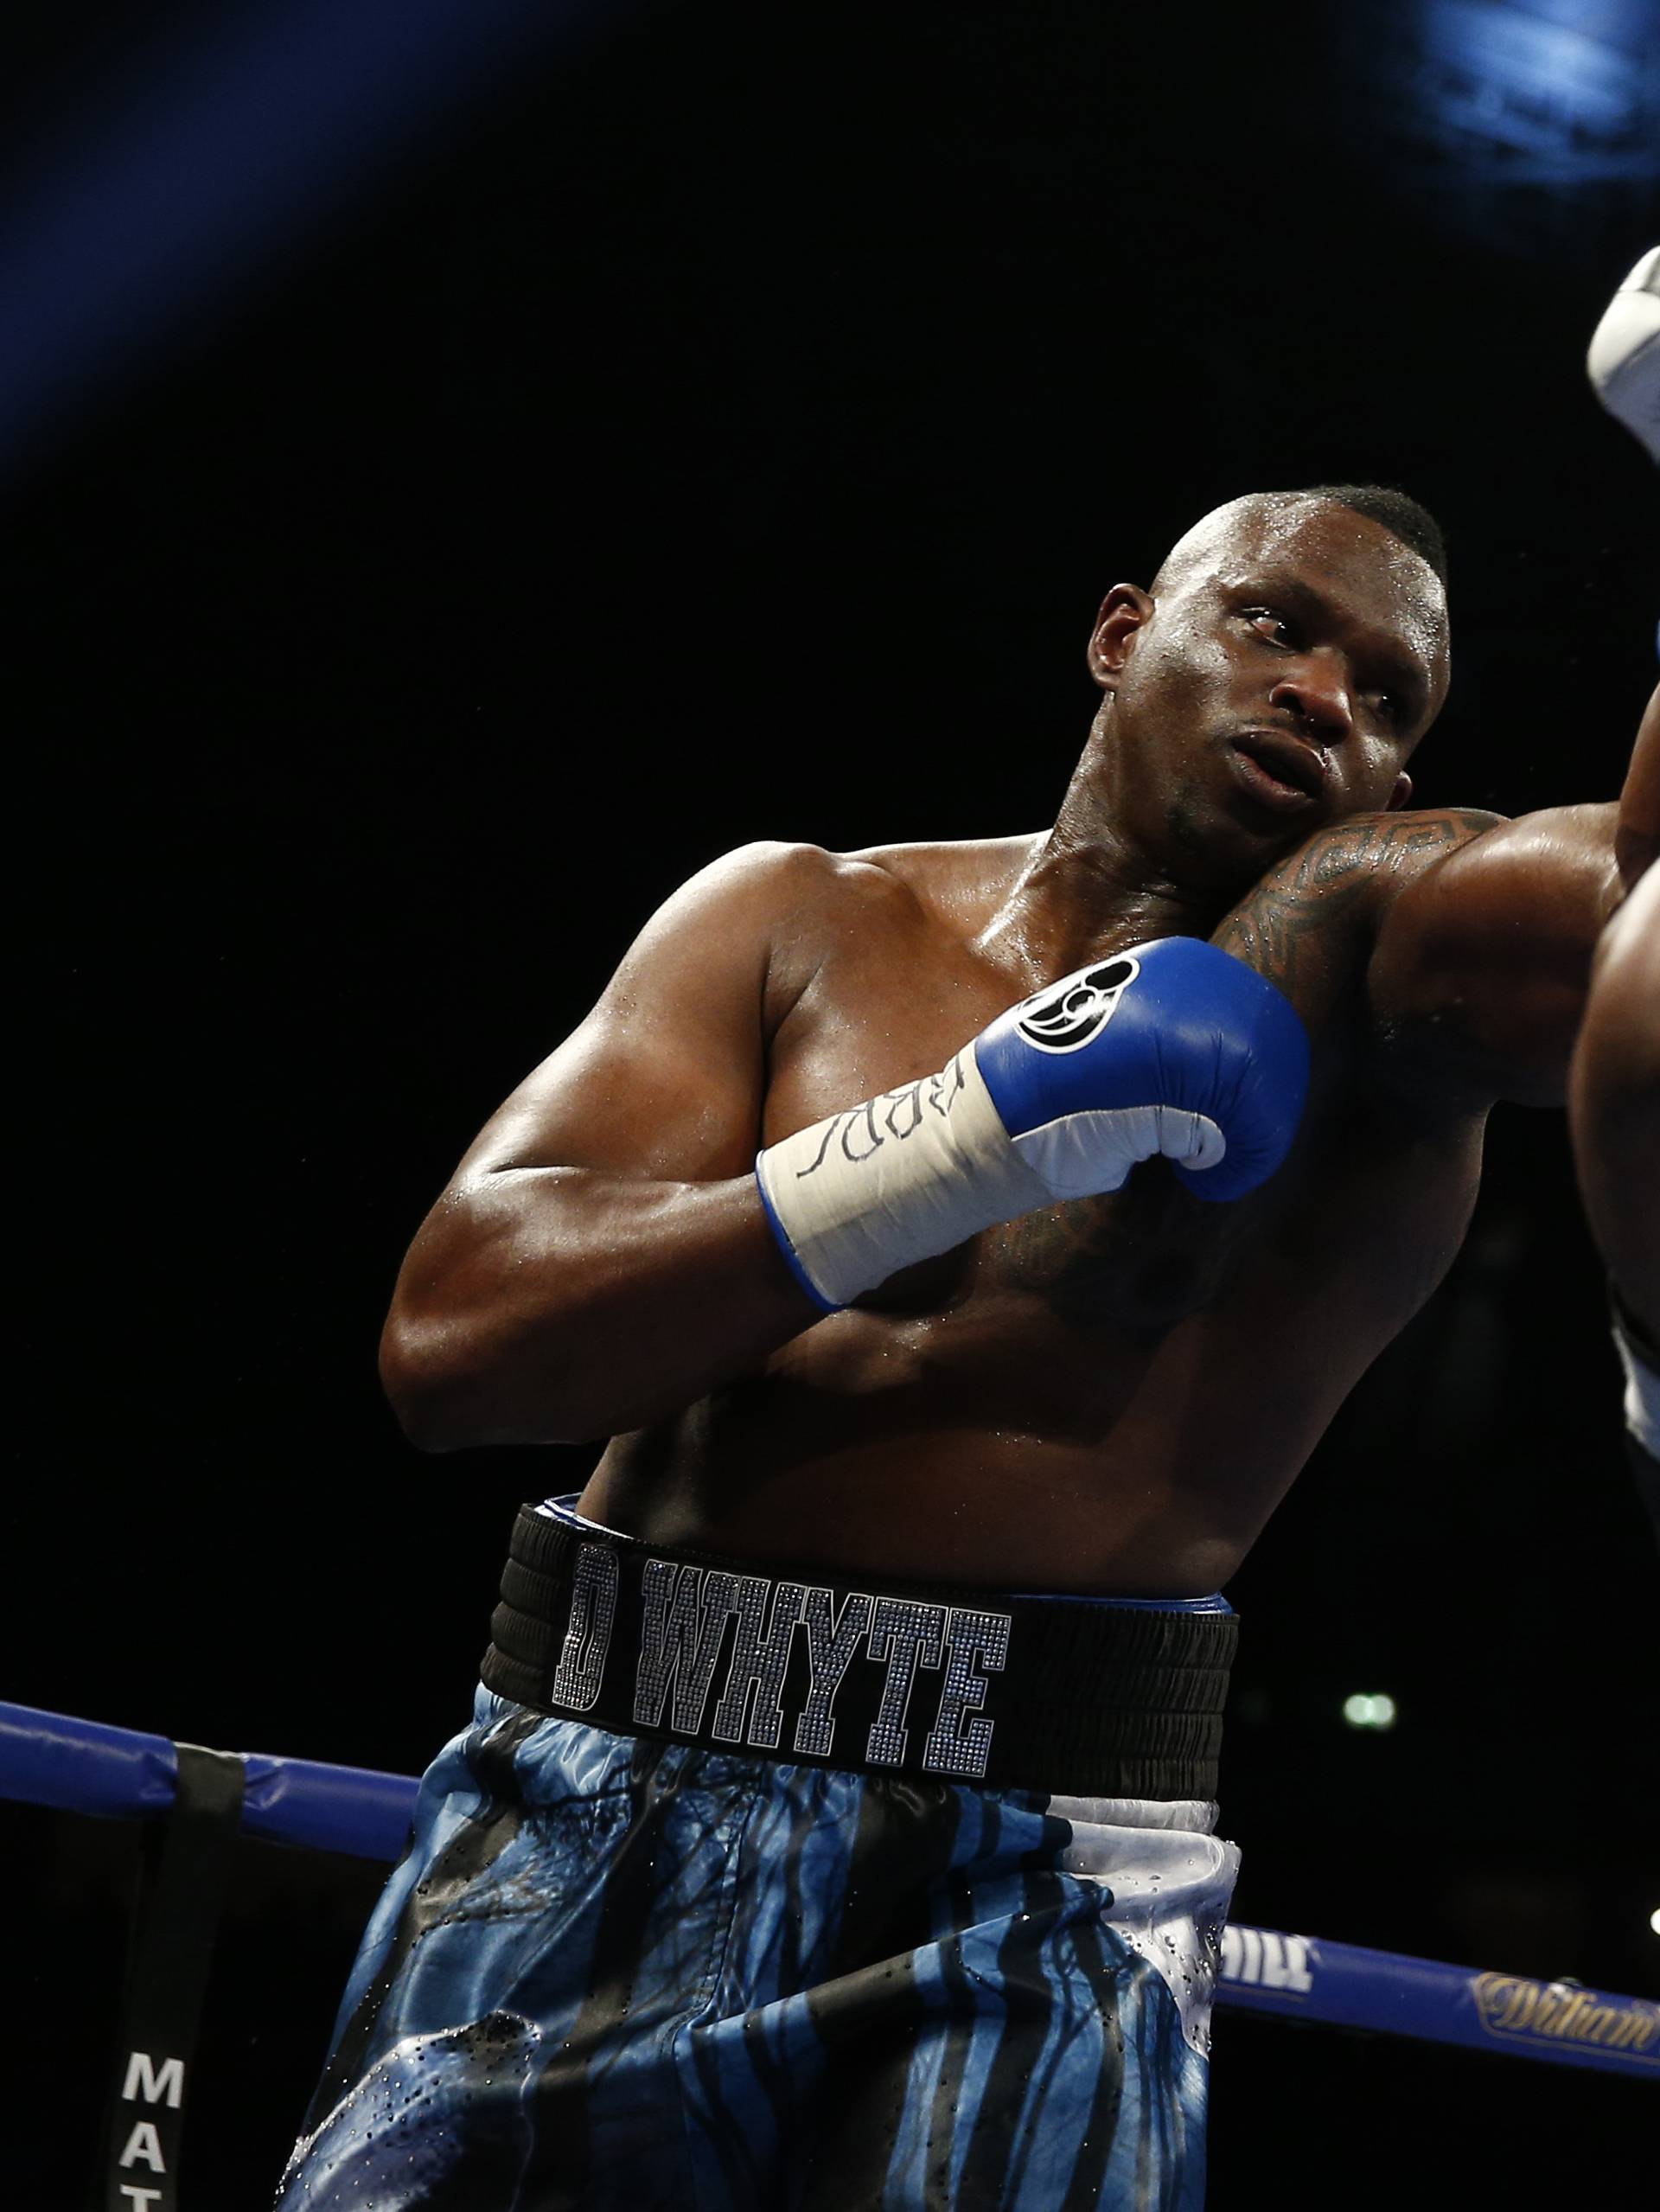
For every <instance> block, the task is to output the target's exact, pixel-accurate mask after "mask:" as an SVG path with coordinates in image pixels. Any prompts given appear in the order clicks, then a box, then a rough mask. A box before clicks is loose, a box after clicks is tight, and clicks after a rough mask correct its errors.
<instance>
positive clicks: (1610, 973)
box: [1568, 868, 1660, 1340]
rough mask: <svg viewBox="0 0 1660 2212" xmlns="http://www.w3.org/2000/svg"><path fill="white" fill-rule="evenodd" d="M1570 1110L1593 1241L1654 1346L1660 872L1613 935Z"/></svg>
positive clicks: (1595, 987) (1583, 1037)
mask: <svg viewBox="0 0 1660 2212" xmlns="http://www.w3.org/2000/svg"><path fill="white" fill-rule="evenodd" d="M1568 1107H1569V1114H1570V1117H1571V1124H1572V1129H1573V1136H1574V1159H1575V1161H1576V1164H1577V1166H1578V1169H1579V1177H1580V1191H1581V1192H1582V1193H1583V1196H1584V1199H1585V1209H1586V1213H1587V1218H1588V1219H1589V1221H1590V1224H1591V1230H1592V1233H1593V1236H1594V1237H1595V1238H1596V1240H1597V1243H1598V1245H1599V1249H1600V1250H1601V1252H1602V1255H1603V1257H1604V1258H1605V1259H1606V1261H1607V1263H1608V1268H1609V1272H1610V1273H1611V1274H1612V1276H1613V1278H1614V1282H1615V1283H1616V1284H1617V1286H1618V1290H1619V1293H1620V1295H1621V1297H1622V1299H1623V1300H1624V1301H1625V1305H1626V1307H1628V1308H1629V1309H1630V1311H1631V1314H1632V1315H1633V1316H1634V1317H1635V1319H1636V1320H1637V1321H1638V1324H1639V1325H1640V1326H1641V1327H1642V1328H1643V1329H1644V1332H1645V1333H1647V1334H1648V1336H1649V1337H1650V1340H1654V1339H1656V1338H1657V1337H1660V868H1657V869H1655V870H1653V871H1652V872H1651V873H1649V874H1648V875H1647V876H1646V877H1645V878H1644V880H1643V882H1642V883H1641V884H1640V885H1638V888H1637V889H1636V891H1634V892H1633V893H1632V894H1631V897H1630V898H1628V899H1627V900H1626V901H1625V905H1623V906H1622V907H1621V908H1620V910H1619V911H1618V914H1617V915H1616V916H1615V917H1614V918H1613V920H1612V922H1611V923H1610V924H1609V925H1608V928H1607V930H1606V931H1605V932H1604V935H1603V940H1602V943H1601V944H1600V946H1599V949H1598V954H1597V962H1596V969H1595V974H1594V976H1593V982H1592V987H1591V994H1590V998H1589V1001H1588V1002H1587V1008H1586V1016H1585V1023H1584V1026H1583V1028H1582V1029H1581V1031H1580V1038H1579V1042H1578V1044H1577V1045H1576V1046H1575V1048H1574V1064H1573V1071H1572V1076H1571V1079H1570V1085H1569V1096H1568Z"/></svg>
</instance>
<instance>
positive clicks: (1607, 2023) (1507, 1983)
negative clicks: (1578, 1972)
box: [1470, 1974, 1660, 2066]
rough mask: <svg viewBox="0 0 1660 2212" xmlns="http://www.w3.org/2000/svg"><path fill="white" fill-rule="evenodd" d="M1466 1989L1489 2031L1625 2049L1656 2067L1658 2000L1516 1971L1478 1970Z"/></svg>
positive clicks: (1523, 2039)
mask: <svg viewBox="0 0 1660 2212" xmlns="http://www.w3.org/2000/svg"><path fill="white" fill-rule="evenodd" d="M1470 1991H1471V1994H1472V1997H1473V1998H1475V2000H1476V2010H1477V2011H1478V2013H1479V2014H1480V2016H1481V2024H1482V2026H1483V2027H1484V2029H1485V2030H1486V2031H1487V2033H1488V2034H1489V2035H1490V2036H1505V2037H1506V2038H1508V2039H1509V2040H1510V2041H1512V2042H1516V2041H1520V2042H1524V2043H1534V2042H1539V2041H1543V2042H1548V2043H1581V2044H1589V2045H1591V2046H1593V2048H1594V2049H1598V2050H1625V2051H1630V2052H1631V2053H1632V2054H1633V2055H1634V2056H1636V2057H1638V2058H1643V2059H1646V2060H1647V2061H1648V2062H1649V2063H1650V2065H1651V2066H1660V2005H1654V2004H1645V2003H1644V2001H1643V1999H1642V1998H1635V1997H1599V1996H1598V1994H1597V1993H1596V1991H1593V1990H1588V1989H1575V1988H1574V1986H1573V1985H1572V1984H1571V1983H1567V1982H1531V1981H1524V1980H1523V1979H1522V1978H1521V1977H1520V1976H1519V1975H1516V1974H1478V1975H1477V1977H1476V1979H1474V1981H1472V1983H1471V1985H1470Z"/></svg>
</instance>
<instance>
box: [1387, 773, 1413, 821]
mask: <svg viewBox="0 0 1660 2212" xmlns="http://www.w3.org/2000/svg"><path fill="white" fill-rule="evenodd" d="M1411 804H1412V778H1411V777H1410V776H1408V773H1407V771H1406V770H1405V769H1404V768H1403V769H1402V770H1401V773H1400V774H1399V775H1398V776H1397V777H1395V789H1394V790H1392V791H1391V792H1390V794H1389V805H1388V806H1387V808H1386V809H1385V812H1386V813H1389V814H1399V813H1400V811H1401V808H1402V807H1407V806H1410V805H1411Z"/></svg>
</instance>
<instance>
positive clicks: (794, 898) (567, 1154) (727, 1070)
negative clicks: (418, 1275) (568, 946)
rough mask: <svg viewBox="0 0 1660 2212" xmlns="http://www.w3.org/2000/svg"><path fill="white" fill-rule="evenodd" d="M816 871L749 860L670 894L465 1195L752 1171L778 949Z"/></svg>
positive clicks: (782, 861) (464, 1174) (506, 1106)
mask: <svg viewBox="0 0 1660 2212" xmlns="http://www.w3.org/2000/svg"><path fill="white" fill-rule="evenodd" d="M810 871H811V864H810V862H808V861H804V860H803V858H802V856H801V849H800V848H795V847H776V846H771V847H745V848H744V849H743V850H742V851H741V852H739V853H733V854H731V855H730V856H728V858H727V859H725V860H721V861H718V862H716V863H715V864H714V865H713V866H712V867H710V868H707V869H705V870H704V871H703V872H702V873H701V874H699V875H698V876H696V877H694V878H693V879H692V880H691V882H689V883H688V884H686V885H684V886H683V887H682V888H681V889H680V891H678V892H675V893H674V896H673V897H672V898H670V899H668V900H667V903H666V904H665V905H663V906H662V907H661V908H660V909H659V910H658V911H657V912H656V913H655V914H654V916H653V917H652V918H651V920H650V921H649V922H648V924H646V926H645V928H644V929H643V930H642V931H641V933H640V935H639V936H638V937H636V938H635V942H634V943H633V944H632V945H631V946H630V947H629V950H628V952H627V954H626V955H625V956H624V957H623V961H622V962H621V964H620V965H619V967H618V969H617V970H616V974H615V975H613V977H612V978H611V981H610V983H609V984H608V986H607V987H606V989H605V991H604V992H603V994H602V996H601V998H600V1000H599V1001H598V1003H597V1005H596V1006H595V1007H594V1008H593V1010H592V1012H591V1013H589V1014H588V1016H587V1017H586V1019H585V1020H583V1021H582V1022H581V1023H580V1024H579V1025H578V1027H577V1028H576V1029H575V1030H574V1031H572V1032H571V1035H570V1036H569V1037H567V1038H566V1039H565V1041H564V1043H563V1044H561V1045H559V1046H558V1047H557V1048H556V1050H555V1051H553V1052H552V1053H550V1054H549V1056H548V1058H546V1060H544V1061H543V1062H542V1063H541V1064H540V1066H539V1067H537V1068H535V1069H534V1070H533V1071H532V1072H531V1073H530V1074H529V1075H528V1076H527V1077H526V1078H525V1080H524V1082H522V1083H521V1084H520V1085H519V1087H518V1089H517V1090H514V1092H513V1093H512V1095H511V1096H509V1097H508V1099H507V1100H506V1101H505V1102H504V1103H503V1104H502V1105H501V1107H500V1108H499V1109H497V1111H496V1112H495V1114H494V1115H493V1116H491V1117H490V1119H489V1121H488V1122H487V1123H486V1124H485V1126H484V1128H483V1129H482V1131H481V1132H480V1134H479V1135H478V1137H477V1139H476V1141H475V1142H474V1144H473V1145H472V1147H471V1148H470V1149H469V1152H468V1154H467V1156H466V1158H465V1160H463V1162H462V1165H461V1167H460V1169H459V1170H458V1171H457V1175H456V1181H457V1182H458V1183H463V1182H469V1181H473V1180H476V1179H477V1178H479V1177H481V1176H485V1175H490V1174H495V1173H503V1172H507V1171H511V1170H513V1169H523V1168H546V1167H592V1168H599V1169H603V1170H605V1171H608V1172H610V1173H620V1174H625V1175H633V1176H639V1177H642V1178H644V1179H648V1180H674V1181H692V1182H701V1181H711V1180H719V1179H721V1178H723V1177H728V1176H733V1175H739V1174H743V1173H747V1172H748V1170H749V1169H750V1167H751V1166H752V1164H753V1161H754V1158H755V1153H756V1149H757V1145H758V1144H759V1141H760V1124H761V1107H762V1103H763V1095H764V1087H765V1079H766V1043H767V1033H768V1028H769V1020H770V1019H771V1018H772V1015H773V1011H774V1007H773V1001H775V1000H776V988H775V978H774V971H775V969H776V967H777V966H778V964H779V963H778V962H777V961H776V958H775V951H776V945H777V943H778V942H779V941H780V939H781V937H782V938H783V939H785V940H786V941H788V939H789V937H790V935H791V931H792V926H793V925H794V924H795V921H796V915H795V908H796V906H797V905H799V903H800V901H801V898H802V897H803V895H804V892H806V890H807V888H808V887H807V886H806V885H804V883H803V880H802V879H803V877H804V875H806V874H808V873H810Z"/></svg>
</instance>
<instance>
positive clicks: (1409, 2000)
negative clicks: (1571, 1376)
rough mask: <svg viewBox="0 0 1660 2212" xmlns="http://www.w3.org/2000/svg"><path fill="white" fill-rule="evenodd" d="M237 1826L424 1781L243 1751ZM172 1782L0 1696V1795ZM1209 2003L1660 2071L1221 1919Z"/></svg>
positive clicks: (336, 1832)
mask: <svg viewBox="0 0 1660 2212" xmlns="http://www.w3.org/2000/svg"><path fill="white" fill-rule="evenodd" d="M242 1759H243V1765H244V1767H245V1768H246V1789H245V1793H244V1796H243V1803H242V1828H243V1832H245V1833H246V1834H247V1835H251V1836H259V1837H262V1838H265V1839H266V1840H267V1841H269V1842H272V1843H279V1844H300V1845H303V1846H304V1847H305V1848H307V1849H309V1850H312V1851H344V1852H348V1853H349V1854H350V1855H351V1856H352V1857H356V1858H369V1859H382V1860H391V1859H396V1858H399V1857H401V1856H402V1854H403V1849H404V1845H405V1842H406V1841H407V1839H408V1835H409V1827H410V1823H411V1821H412V1819H413V1817H414V1812H415V1800H416V1796H417V1794H418V1791H419V1788H420V1785H419V1783H418V1782H417V1781H415V1780H413V1779H412V1778H411V1777H410V1776H408V1775H405V1774H377V1773H374V1772H373V1770H372V1769H370V1768H365V1767H331V1766H325V1765H322V1764H321V1763H319V1762H318V1761H316V1760H311V1759H279V1758H274V1757H271V1756H269V1755H266V1754H265V1753H263V1752H257V1751H254V1752H246V1753H244V1754H243V1755H242ZM177 1774H178V1759H177V1753H176V1746H175V1745H174V1744H173V1742H171V1741H170V1740H169V1738H168V1737H166V1736H144V1735H139V1734H137V1733H135V1732H134V1731H133V1730H131V1729H121V1728H106V1727H105V1726H104V1724H103V1723H101V1722H99V1721H86V1720H78V1719H74V1718H72V1717H69V1716H68V1715H67V1714H62V1713H43V1712H37V1711H36V1710H35V1709H34V1708H33V1707H32V1706H29V1705H10V1704H3V1703H0V1798H13V1799H16V1800H21V1801H22V1802H23V1803H25V1804H29V1805H44V1806H54V1807H55V1808H56V1809H57V1810H58V1811H59V1812H80V1813H89V1814H93V1815H97V1816H101V1817H103V1818H105V1819H132V1818H135V1817H137V1818H144V1817H146V1816H150V1815H154V1814H157V1813H162V1812H166V1811H167V1809H168V1807H169V1806H170V1805H171V1804H172V1802H173V1789H174V1783H175V1781H176V1777H177ZM1216 2001H1217V2003H1218V2004H1223V2005H1228V2006H1232V2007H1235V2008H1237V2009H1238V2010H1240V2011H1248V2012H1267V2013H1272V2014H1274V2015H1275V2016H1276V2017H1279V2018H1280V2019H1293V2020H1318V2021H1320V2022H1322V2023H1325V2025H1327V2026H1330V2027H1338V2028H1361V2029H1367V2030H1371V2031H1373V2032H1374V2033H1378V2034H1382V2035H1391V2036H1409V2037H1412V2038H1413V2039H1414V2040H1416V2041H1420V2042H1427V2043H1457V2044H1462V2045H1463V2046H1465V2048H1466V2049H1473V2050H1485V2051H1498V2052H1502V2053H1504V2054H1506V2055H1510V2056H1512V2057H1519V2058H1537V2059H1546V2060H1549V2061H1551V2062H1554V2063H1555V2064H1557V2065H1562V2066H1590V2067H1597V2068H1601V2069H1603V2070H1605V2071H1606V2072H1609V2073H1613V2074H1626V2075H1642V2076H1644V2077H1646V2078H1648V2079H1650V2080H1654V2079H1657V2078H1660V2004H1656V2003H1654V2002H1653V2001H1652V2000H1650V1999H1649V1998H1641V1997H1617V1996H1613V1995H1611V1994H1610V1993H1609V1992H1607V1991H1603V1990H1592V1989H1584V1988H1581V1987H1580V1985H1579V1984H1578V1983H1576V1982H1541V1981H1535V1980H1533V1979H1530V1978H1529V1977H1528V1976H1526V1975H1522V1974H1498V1973H1483V1972H1478V1971H1477V1970H1476V1969H1474V1968H1473V1967H1469V1966H1446V1965H1443V1964H1442V1963H1441V1962H1440V1960H1438V1959H1414V1958H1412V1957H1410V1956H1408V1955H1407V1954H1406V1953H1401V1952H1395V1951H1368V1950H1363V1949H1362V1948H1361V1947H1358V1946H1357V1945H1355V1944H1351V1943H1328V1942H1327V1941H1325V1940H1324V1939H1323V1938H1322V1937H1319V1936H1312V1935H1307V1936H1305V1935H1286V1934H1280V1932H1279V1931H1277V1930H1276V1929H1274V1928H1245V1927H1238V1926H1230V1927H1229V1928H1227V1930H1226V1931H1225V1932H1224V1934H1223V1958H1222V1973H1221V1977H1220V1979H1218V1981H1217V1984H1216Z"/></svg>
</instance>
